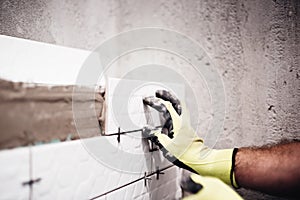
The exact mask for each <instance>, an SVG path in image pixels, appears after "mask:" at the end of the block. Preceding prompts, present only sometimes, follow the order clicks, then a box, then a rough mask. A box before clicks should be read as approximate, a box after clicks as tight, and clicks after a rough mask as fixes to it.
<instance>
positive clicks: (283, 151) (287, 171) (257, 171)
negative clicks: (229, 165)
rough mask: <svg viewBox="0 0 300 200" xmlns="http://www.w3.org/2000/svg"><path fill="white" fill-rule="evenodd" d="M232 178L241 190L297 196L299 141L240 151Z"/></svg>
mask: <svg viewBox="0 0 300 200" xmlns="http://www.w3.org/2000/svg"><path fill="white" fill-rule="evenodd" d="M234 173H235V177H236V181H237V183H238V184H239V185H240V186H241V187H244V188H249V189H254V190H259V191H262V192H266V193H269V194H274V195H284V196H300V142H293V143H288V144H278V145H275V146H272V147H262V148H240V149H239V150H238V152H237V154H236V156H235V170H234Z"/></svg>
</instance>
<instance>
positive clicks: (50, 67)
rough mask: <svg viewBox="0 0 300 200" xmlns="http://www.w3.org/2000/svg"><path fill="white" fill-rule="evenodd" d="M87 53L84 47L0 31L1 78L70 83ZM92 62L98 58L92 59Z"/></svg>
mask: <svg viewBox="0 0 300 200" xmlns="http://www.w3.org/2000/svg"><path fill="white" fill-rule="evenodd" d="M90 53H91V52H90V51H86V50H81V49H74V48H69V47H62V46H57V45H53V44H47V43H42V42H36V41H32V40H26V39H21V38H15V37H10V36H5V35H0V70H1V74H0V76H1V77H0V78H4V79H7V80H12V81H22V82H30V83H44V84H50V85H53V84H54V85H73V84H74V83H75V80H76V77H77V75H78V72H79V70H80V68H81V66H82V64H83V63H84V61H85V59H86V58H87V57H88V56H89V54H90ZM94 62H95V63H97V62H98V61H97V60H96V59H95V60H94ZM99 66H100V65H99Z"/></svg>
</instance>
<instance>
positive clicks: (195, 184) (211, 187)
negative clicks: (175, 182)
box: [181, 174, 243, 200]
mask: <svg viewBox="0 0 300 200" xmlns="http://www.w3.org/2000/svg"><path fill="white" fill-rule="evenodd" d="M181 187H182V189H183V190H184V191H186V192H189V193H191V194H192V195H190V196H188V197H185V198H184V199H183V200H223V199H230V200H242V199H243V198H242V197H241V196H240V195H238V194H237V193H236V192H235V191H234V190H233V189H231V188H230V187H229V186H228V185H226V184H225V183H223V182H222V181H221V180H220V179H217V178H215V177H208V176H207V177H204V176H199V175H197V174H192V175H191V176H190V177H188V178H187V179H186V180H183V181H181Z"/></svg>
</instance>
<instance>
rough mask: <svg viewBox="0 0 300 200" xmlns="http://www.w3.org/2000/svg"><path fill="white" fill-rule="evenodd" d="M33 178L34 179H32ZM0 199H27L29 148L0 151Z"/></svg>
mask: <svg viewBox="0 0 300 200" xmlns="http://www.w3.org/2000/svg"><path fill="white" fill-rule="evenodd" d="M33 178H35V177H33ZM0 180H1V184H0V199H16V200H17V199H28V198H29V186H28V185H26V186H23V185H22V183H23V182H26V181H29V180H30V177H29V148H28V147H24V148H16V149H13V150H2V151H0Z"/></svg>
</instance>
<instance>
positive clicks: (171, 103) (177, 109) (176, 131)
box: [143, 90, 238, 187]
mask: <svg viewBox="0 0 300 200" xmlns="http://www.w3.org/2000/svg"><path fill="white" fill-rule="evenodd" d="M143 101H144V104H145V105H149V106H151V107H152V108H154V109H156V110H157V111H159V112H161V113H163V116H164V117H165V119H166V123H165V124H164V126H163V128H162V129H157V130H153V129H152V128H149V127H145V128H144V130H143V135H144V137H147V138H148V139H150V140H151V141H153V142H154V143H155V144H156V145H157V146H159V147H160V149H161V150H162V152H163V154H164V156H165V157H166V158H167V159H168V160H169V161H171V162H172V163H174V164H175V165H177V166H179V167H181V168H184V169H188V170H190V171H191V172H195V173H198V174H201V175H204V176H214V177H217V178H219V179H221V180H222V181H224V182H225V183H227V184H232V185H233V186H234V187H238V185H237V183H236V182H235V178H234V174H233V168H232V167H233V166H234V165H233V164H232V157H233V154H234V153H235V152H236V150H234V149H224V150H214V149H210V148H208V147H206V146H205V145H204V144H203V140H202V139H201V138H199V137H198V136H197V134H196V133H195V131H194V129H193V128H192V127H191V125H190V117H189V113H188V111H187V109H186V107H185V105H184V103H180V101H179V100H178V99H177V98H176V97H175V96H174V95H172V94H171V93H170V92H168V91H165V90H158V91H156V97H146V98H144V99H143Z"/></svg>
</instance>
